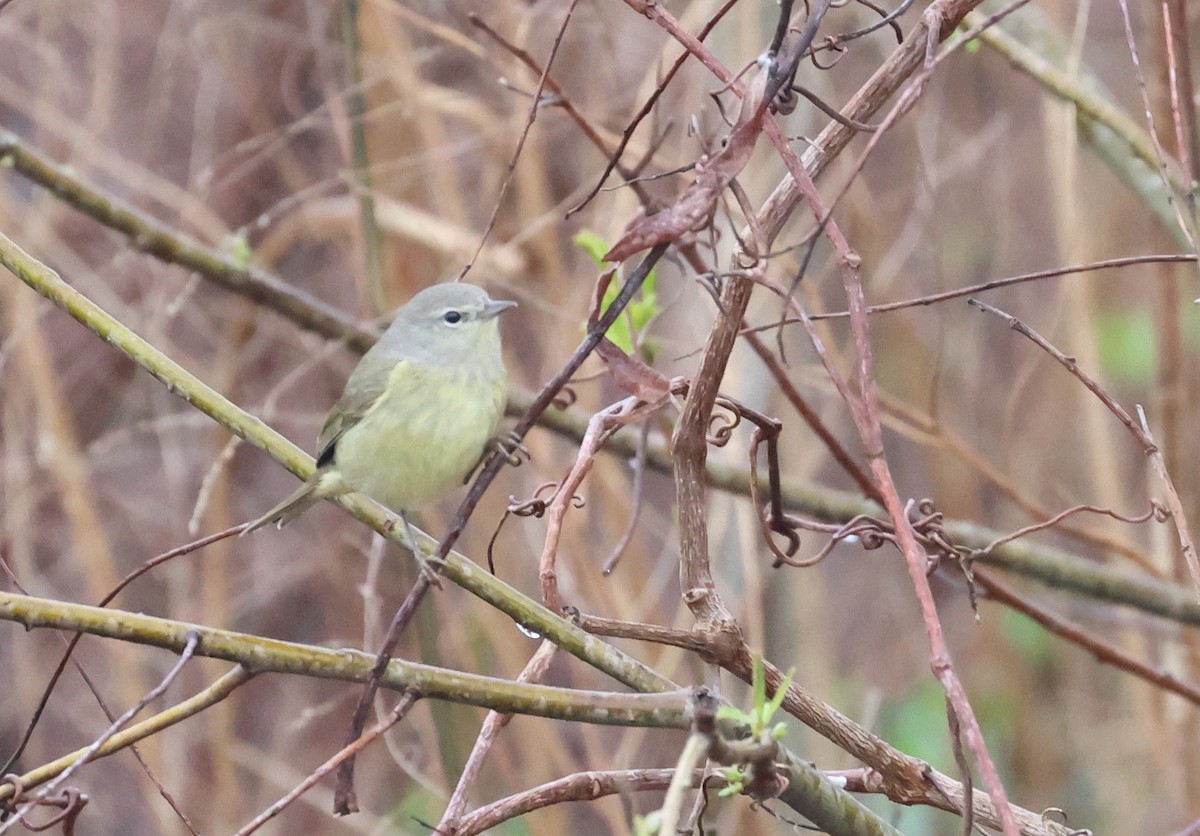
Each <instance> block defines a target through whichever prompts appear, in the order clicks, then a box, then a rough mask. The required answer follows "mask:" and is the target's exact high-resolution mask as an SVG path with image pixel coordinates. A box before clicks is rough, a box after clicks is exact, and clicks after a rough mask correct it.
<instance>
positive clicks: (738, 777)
mask: <svg viewBox="0 0 1200 836" xmlns="http://www.w3.org/2000/svg"><path fill="white" fill-rule="evenodd" d="M721 775H722V776H723V777H724V778H725V780H726V781H728V782H729V785H728V786H725V787H722V788H721V791H720V792H719V793H717V797H718V798H729V797H730V796H731V795H740V794H741V792H742V790H744V789H745V787H746V774H745V773H744V772H742V768H741V767H740V766H727V767H725V768H724V769H722V770H721Z"/></svg>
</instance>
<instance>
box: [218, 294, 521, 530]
mask: <svg viewBox="0 0 1200 836" xmlns="http://www.w3.org/2000/svg"><path fill="white" fill-rule="evenodd" d="M516 304H517V303H516V302H508V301H503V300H500V301H497V300H494V299H491V298H489V297H488V295H487V293H485V292H484V291H483V290H482V289H480V288H478V287H475V286H474V285H469V284H460V283H449V284H439V285H435V286H433V287H430V288H426V289H425V290H422V291H421V292H420V293H418V294H417V295H416V296H414V297H413V298H412V299H411V300H410V301H409V303H408V304H407V305H405V306H404V307H402V308H401V309H400V310H399V311H398V312H397V314H396V319H395V321H393V322H392V324H391V325H390V326H389V327H388V329H387V331H385V332H384V334H383V336H382V337H380V338H379V342H377V343H375V345H374V346H372V347H371V349H370V350H369V351H368V352H367V353H366V354H364V355H363V358H362V360H360V361H359V363H358V366H357V367H356V368H355V369H354V371H353V373H351V375H350V379H349V380H348V381H346V388H345V391H343V392H342V396H341V397H340V398H338V401H337V403H335V404H334V405H333V408H332V409H330V410H329V414H328V415H327V416H326V417H325V424H324V425H323V426H322V427H321V434H320V436H319V438H318V439H317V470H316V472H315V473H313V475H312V476H311V477H309V479H308V480H307V481H306V482H305V483H304V484H303V485H301V486H300V487H299V488H298V489H297V490H296V491H295V493H293V494H292V495H291V496H289V497H288V498H287V499H285V500H283V502H280V503H279V504H278V505H276V506H275V507H274V508H272V509H271V510H270V511H268V512H267V513H265V514H263V516H261V517H259V518H258V519H257V520H255V521H254V522H253V523H251V524H250V525H249V526H248V527H247V528H246V529H245V530H244V531H243V532H242V534H248V533H249V532H251V531H254V530H255V529H258V528H262V527H263V526H265V525H269V524H270V523H278V524H279V526H280V527H282V526H284V525H285V524H287V523H289V522H291V521H292V520H294V519H295V518H296V517H298V516H300V515H301V514H303V513H304V512H305V511H306V510H308V508H309V507H310V506H311V505H313V503H315V502H316V501H317V500H320V499H327V498H329V497H334V496H340V495H341V494H344V493H348V492H350V491H360V492H362V493H365V494H367V495H369V496H371V497H372V498H373V499H375V500H377V501H379V502H381V503H383V504H384V505H386V506H387V507H388V508H391V509H392V510H394V511H398V512H399V513H400V515H401V517H402V518H403V519H404V524H405V527H406V529H407V531H406V533H408V534H409V537H410V540H411V539H412V530H411V528H408V518H407V517H406V516H405V512H406V511H408V510H412V509H415V508H417V507H419V506H421V505H424V504H426V503H428V502H432V501H434V500H436V499H440V498H442V497H443V496H445V495H446V494H447V493H449V492H450V490H451V489H453V488H454V487H455V486H456V485H460V484H462V481H463V479H464V477H466V476H467V474H469V473H470V472H471V470H472V468H474V466H475V465H476V463H478V461H479V459H480V457H481V456H482V455H483V452H484V449H485V448H486V446H487V444H488V442H489V441H490V440H491V438H492V436H493V434H494V433H495V432H496V425H497V424H498V423H499V421H500V417H501V415H502V414H503V413H504V403H505V393H506V390H507V374H506V372H505V369H504V361H503V358H502V357H501V354H500V329H499V323H498V321H497V317H499V315H500V314H501V313H503V312H504V311H506V310H508V309H509V308H511V307H514V306H515V305H516ZM412 544H413V546H414V548H415V546H416V541H415V540H412Z"/></svg>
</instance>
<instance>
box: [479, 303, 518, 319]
mask: <svg viewBox="0 0 1200 836" xmlns="http://www.w3.org/2000/svg"><path fill="white" fill-rule="evenodd" d="M516 306H517V303H516V302H513V301H512V300H510V299H492V300H490V301H489V302H488V303H487V304H486V305H484V306H483V319H484V320H488V319H492V318H494V317H497V316H500V314H502V313H504V312H505V311H507V310H508V309H509V308H515V307H516Z"/></svg>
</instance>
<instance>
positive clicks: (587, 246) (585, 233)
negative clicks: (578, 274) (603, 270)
mask: <svg viewBox="0 0 1200 836" xmlns="http://www.w3.org/2000/svg"><path fill="white" fill-rule="evenodd" d="M571 241H572V242H573V243H574V244H575V246H577V247H579V249H581V250H583V251H584V252H585V253H587V254H588V255H589V256H590V257H591V259H592V261H594V262H596V266H598V267H606V266H607V265H606V264H605V261H604V254H605V253H606V252H608V251H609V249H611V248H610V247H609V246H608V243H607V242H606V241H605V240H604V239H603V238H601V237H600V236H599V235H597V234H596V233H595V232H592V231H591V230H590V229H581V230H579V232H577V233H575V237H574V238H572V239H571Z"/></svg>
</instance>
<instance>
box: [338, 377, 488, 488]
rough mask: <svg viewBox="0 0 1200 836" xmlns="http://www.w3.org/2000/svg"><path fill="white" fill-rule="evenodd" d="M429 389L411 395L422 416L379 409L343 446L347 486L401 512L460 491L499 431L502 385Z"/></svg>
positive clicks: (341, 460) (341, 453)
mask: <svg viewBox="0 0 1200 836" xmlns="http://www.w3.org/2000/svg"><path fill="white" fill-rule="evenodd" d="M464 387H467V388H464ZM431 388H432V389H433V391H429V390H428V389H427V390H426V391H424V392H421V393H413V392H408V393H406V395H407V397H408V398H415V399H416V400H417V402H420V403H421V404H422V408H421V409H419V410H412V409H407V408H394V407H395V405H394V404H386V403H385V404H380V405H378V407H377V408H376V409H373V410H371V412H369V413H368V414H367V415H365V416H363V419H362V420H361V421H360V422H359V423H358V424H357V425H356V426H355V427H354V428H353V429H351V430H350V431H349V432H347V433H346V435H345V436H344V437H343V438H342V439H341V440H340V441H339V442H338V445H337V454H336V467H337V469H338V471H339V472H340V475H341V477H342V479H343V480H344V482H345V484H346V485H348V486H349V487H351V488H353V489H354V490H357V491H362V492H363V493H366V494H368V495H370V496H371V497H373V498H375V499H376V500H378V501H379V502H382V503H383V504H384V505H386V506H387V507H389V508H391V509H392V510H395V511H401V510H406V509H415V508H418V507H420V506H422V505H424V504H426V503H429V502H433V501H435V500H437V499H440V498H442V497H443V496H445V495H446V494H447V493H449V492H450V491H452V490H453V489H454V488H456V487H458V486H459V485H460V484H461V483H462V480H463V477H465V476H466V475H467V473H468V472H469V471H470V470H471V468H472V467H474V466H475V464H476V463H477V462H478V461H479V457H480V456H481V455H482V454H483V450H484V447H485V446H486V445H487V442H488V440H489V439H491V437H492V434H493V433H494V432H495V431H496V424H497V423H498V421H499V419H500V415H501V413H502V411H503V405H504V383H503V381H500V382H499V385H498V386H497V385H496V384H495V383H492V382H481V381H472V382H471V383H469V384H468V383H467V382H465V381H458V382H456V383H452V384H449V385H444V384H443V385H438V386H436V387H431ZM396 397H400V396H399V395H396ZM410 403H412V401H410ZM467 403H469V404H471V406H464V405H465V404H467ZM472 407H473V408H472Z"/></svg>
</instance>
